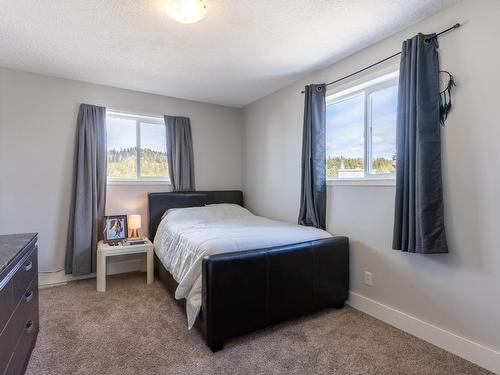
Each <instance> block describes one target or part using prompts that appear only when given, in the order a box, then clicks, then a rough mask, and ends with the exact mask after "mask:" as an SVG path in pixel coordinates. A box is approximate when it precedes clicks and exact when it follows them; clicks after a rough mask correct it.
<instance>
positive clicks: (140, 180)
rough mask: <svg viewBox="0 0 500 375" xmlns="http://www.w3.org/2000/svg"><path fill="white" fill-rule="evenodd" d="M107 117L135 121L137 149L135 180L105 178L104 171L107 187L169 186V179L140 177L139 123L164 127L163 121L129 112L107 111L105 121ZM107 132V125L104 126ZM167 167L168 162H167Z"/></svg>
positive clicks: (158, 117)
mask: <svg viewBox="0 0 500 375" xmlns="http://www.w3.org/2000/svg"><path fill="white" fill-rule="evenodd" d="M108 117H113V118H118V119H126V120H135V142H136V147H137V153H136V161H135V163H136V164H135V165H136V168H135V169H136V178H113V177H108V176H107V171H106V181H107V185H169V184H170V177H169V176H166V177H164V178H161V177H148V176H141V122H142V123H148V124H158V125H163V126H165V121H164V119H163V117H162V116H159V115H158V116H155V115H142V114H136V113H130V112H123V111H116V110H107V111H106V121H107V119H108ZM106 131H107V124H106ZM107 157H108V144H107V142H106V159H107ZM167 167H168V161H167Z"/></svg>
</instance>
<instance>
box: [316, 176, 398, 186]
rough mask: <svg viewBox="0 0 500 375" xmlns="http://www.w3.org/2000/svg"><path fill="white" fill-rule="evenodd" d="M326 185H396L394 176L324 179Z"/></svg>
mask: <svg viewBox="0 0 500 375" xmlns="http://www.w3.org/2000/svg"><path fill="white" fill-rule="evenodd" d="M326 184H327V185H328V186H396V179H395V178H343V179H335V180H334V179H330V180H326Z"/></svg>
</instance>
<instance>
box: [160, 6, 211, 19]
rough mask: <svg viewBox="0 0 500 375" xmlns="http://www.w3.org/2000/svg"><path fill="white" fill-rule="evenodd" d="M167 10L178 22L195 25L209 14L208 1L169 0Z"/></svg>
mask: <svg viewBox="0 0 500 375" xmlns="http://www.w3.org/2000/svg"><path fill="white" fill-rule="evenodd" d="M165 10H166V11H167V14H168V15H169V16H170V17H172V18H173V19H174V20H176V21H177V22H180V23H195V22H198V21H201V19H202V18H203V17H205V14H207V4H206V0H167V1H166V2H165Z"/></svg>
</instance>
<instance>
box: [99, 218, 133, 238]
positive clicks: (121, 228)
mask: <svg viewBox="0 0 500 375" xmlns="http://www.w3.org/2000/svg"><path fill="white" fill-rule="evenodd" d="M127 237H128V226H127V215H111V216H105V217H104V242H106V243H108V244H116V243H119V242H121V241H123V240H125V239H126V238H127Z"/></svg>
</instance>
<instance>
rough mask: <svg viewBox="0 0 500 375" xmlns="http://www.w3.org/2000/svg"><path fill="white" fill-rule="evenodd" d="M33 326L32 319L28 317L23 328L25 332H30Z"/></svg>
mask: <svg viewBox="0 0 500 375" xmlns="http://www.w3.org/2000/svg"><path fill="white" fill-rule="evenodd" d="M33 327H34V324H33V320H31V319H30V320H28V322H27V323H26V328H25V329H24V330H25V331H26V333H30V332H31V331H33Z"/></svg>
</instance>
